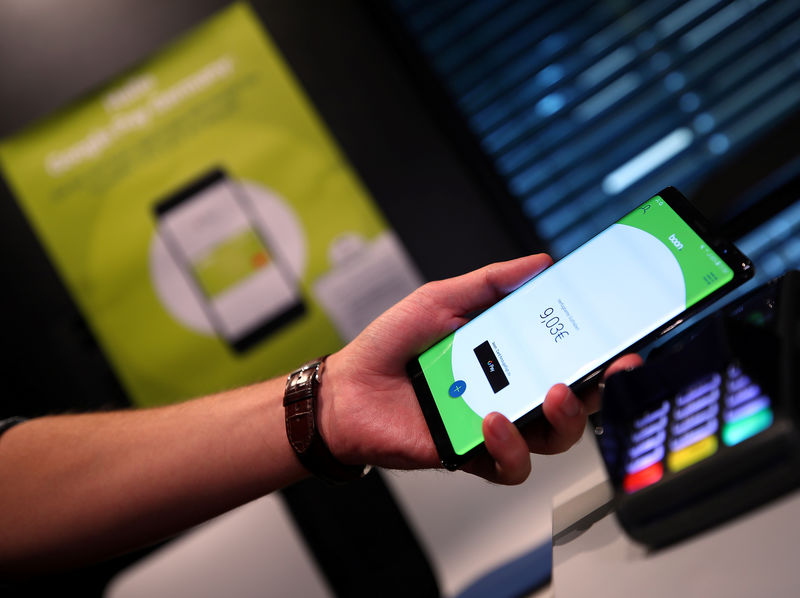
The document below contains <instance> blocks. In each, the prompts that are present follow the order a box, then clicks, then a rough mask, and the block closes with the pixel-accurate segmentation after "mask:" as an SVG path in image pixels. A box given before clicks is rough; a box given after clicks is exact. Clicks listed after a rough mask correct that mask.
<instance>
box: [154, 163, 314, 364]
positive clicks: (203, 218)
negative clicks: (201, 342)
mask: <svg viewBox="0 0 800 598" xmlns="http://www.w3.org/2000/svg"><path fill="white" fill-rule="evenodd" d="M237 193H241V191H239V190H237V189H236V188H235V186H234V183H233V182H232V181H230V180H229V179H228V178H227V177H226V176H225V175H224V174H222V173H221V172H220V171H214V172H212V173H211V174H210V175H208V176H206V177H204V178H202V179H201V180H200V181H197V182H195V183H193V184H191V185H189V187H187V188H186V189H184V190H183V191H181V192H179V193H178V194H176V195H175V196H173V197H171V198H169V199H168V200H166V201H165V202H162V203H161V204H159V206H157V212H158V214H159V232H160V233H161V234H162V235H163V237H164V238H165V241H166V242H167V244H168V246H169V247H170V250H171V251H172V253H173V254H174V255H175V257H176V259H177V260H178V261H179V262H180V263H181V265H182V267H183V268H184V269H185V270H187V271H188V274H189V278H190V279H191V281H192V282H193V284H194V286H195V287H196V288H197V289H198V291H199V294H200V295H201V299H202V302H203V304H204V306H205V307H206V312H207V314H208V315H209V318H210V319H211V320H212V322H213V324H214V326H215V328H217V330H218V332H219V334H220V335H221V336H222V337H223V338H225V339H226V340H227V341H229V342H230V344H231V345H232V346H233V347H234V348H242V347H243V345H244V344H245V342H246V341H247V339H252V338H253V335H254V334H255V333H256V332H257V331H263V330H265V327H267V326H270V325H275V324H276V323H277V322H278V320H280V319H281V318H284V317H285V316H286V314H287V313H294V312H296V311H297V308H298V307H300V306H301V303H300V293H299V289H298V287H297V284H296V282H295V281H294V280H293V279H292V277H291V275H290V273H289V272H288V271H287V268H286V267H285V266H284V265H283V264H282V263H281V261H280V257H279V256H278V255H277V254H276V253H275V252H274V251H271V250H270V248H269V247H268V246H267V244H266V242H265V240H264V238H263V236H262V235H261V233H260V232H259V231H258V230H257V229H256V228H255V227H254V225H253V222H252V218H251V217H250V215H249V212H248V210H247V206H246V205H243V203H244V202H245V200H244V199H243V198H241V197H239V196H238V195H237Z"/></svg>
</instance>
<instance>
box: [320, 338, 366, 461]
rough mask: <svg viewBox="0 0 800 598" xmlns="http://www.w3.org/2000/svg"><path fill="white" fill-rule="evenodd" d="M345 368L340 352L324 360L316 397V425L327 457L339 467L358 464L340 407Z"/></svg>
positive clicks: (345, 395)
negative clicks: (329, 453) (332, 458)
mask: <svg viewBox="0 0 800 598" xmlns="http://www.w3.org/2000/svg"><path fill="white" fill-rule="evenodd" d="M346 368H347V366H346V362H345V361H344V360H343V359H342V354H341V351H339V352H336V353H332V354H331V355H329V356H328V358H327V359H326V360H325V372H324V383H323V384H320V387H319V392H318V395H317V425H318V426H319V431H320V434H321V436H322V438H323V439H324V440H325V443H326V444H327V445H328V448H329V449H330V451H331V453H332V454H333V456H334V457H336V458H337V459H338V460H339V461H341V462H342V463H358V462H359V459H358V458H354V455H353V453H354V448H355V447H354V446H353V443H352V439H353V434H352V433H349V432H348V430H347V429H346V428H347V426H346V421H344V420H343V418H342V416H343V407H344V405H343V404H344V403H346V402H347V398H348V391H347V387H348V386H349V384H348V383H347V373H346V372H347V369H346Z"/></svg>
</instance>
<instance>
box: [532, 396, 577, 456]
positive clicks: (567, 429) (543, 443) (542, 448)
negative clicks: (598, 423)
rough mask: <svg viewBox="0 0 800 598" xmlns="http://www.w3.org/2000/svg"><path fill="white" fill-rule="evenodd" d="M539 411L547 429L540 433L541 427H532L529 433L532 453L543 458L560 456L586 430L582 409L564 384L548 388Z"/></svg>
mask: <svg viewBox="0 0 800 598" xmlns="http://www.w3.org/2000/svg"><path fill="white" fill-rule="evenodd" d="M542 411H543V413H544V416H545V418H546V419H547V422H548V423H549V424H550V426H549V429H544V430H543V429H542V428H544V427H545V426H543V425H542V426H535V427H534V429H533V430H532V431H531V435H529V446H530V448H531V450H532V451H534V452H537V453H542V454H545V455H551V454H554V453H561V452H564V451H566V450H567V449H568V448H569V447H571V446H572V445H573V444H575V443H576V442H578V440H580V438H581V436H582V435H583V431H584V429H585V428H586V408H585V406H584V404H583V403H582V402H581V401H580V400H579V399H578V397H576V396H575V393H573V392H572V391H571V390H570V388H569V387H568V386H567V385H565V384H556V385H555V386H553V387H552V388H551V389H550V391H549V392H548V393H547V396H546V397H545V399H544V404H543V405H542ZM542 423H543V424H544V423H545V422H542ZM535 428H538V429H535Z"/></svg>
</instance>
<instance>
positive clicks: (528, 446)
mask: <svg viewBox="0 0 800 598" xmlns="http://www.w3.org/2000/svg"><path fill="white" fill-rule="evenodd" d="M551 263H552V260H551V259H550V257H549V256H547V255H545V254H539V255H532V256H528V257H524V258H520V259H516V260H512V261H508V262H502V263H497V264H491V265H489V266H486V267H484V268H481V269H479V270H476V271H474V272H470V273H468V274H465V275H463V276H458V277H455V278H451V279H447V280H441V281H437V282H431V283H428V284H426V285H423V286H422V287H420V288H419V289H417V290H416V291H415V292H414V293H412V294H411V295H409V296H408V297H407V298H405V299H404V300H402V301H400V302H399V303H398V304H397V305H395V306H394V307H392V308H391V309H389V310H388V311H386V312H385V313H384V314H383V315H381V316H380V317H379V318H377V319H376V320H375V321H374V322H373V323H372V324H370V325H369V326H368V327H367V328H366V329H365V330H364V331H363V332H362V333H361V334H360V335H359V336H358V337H357V338H356V339H355V340H354V341H353V342H351V343H350V344H349V345H347V346H346V347H345V348H343V349H342V350H341V351H339V352H338V353H335V354H334V355H331V356H330V357H329V358H328V363H327V367H326V372H325V373H324V374H323V384H322V387H321V395H320V426H321V428H322V435H323V437H324V438H325V439H326V441H327V442H328V444H329V445H330V448H331V451H332V452H333V453H334V455H336V456H337V457H338V458H339V459H340V460H342V461H343V462H346V463H370V464H372V465H378V466H382V467H390V468H398V469H415V468H422V467H434V466H437V465H439V458H438V456H437V453H436V449H435V447H434V444H433V440H432V439H431V435H430V432H429V431H428V427H427V425H426V423H425V419H424V417H423V415H422V412H421V410H420V407H419V404H418V402H417V398H416V396H415V394H414V390H413V389H412V387H411V383H410V382H409V380H408V377H407V375H406V371H405V365H406V363H407V362H408V360H409V359H411V358H412V357H414V356H416V355H418V354H419V353H420V352H421V351H423V350H424V349H426V348H427V347H429V346H430V345H432V344H433V343H434V342H436V341H437V340H439V339H441V338H443V337H444V336H446V335H448V334H450V333H451V332H453V331H454V330H456V329H457V328H459V327H460V326H462V325H463V324H465V323H466V322H467V321H468V317H469V314H471V313H474V312H476V311H478V310H482V309H484V308H486V307H489V306H490V305H493V304H494V303H496V302H497V301H499V300H500V299H502V298H503V297H504V296H505V295H507V294H508V293H509V292H511V291H513V290H514V289H516V288H517V287H519V286H520V285H521V284H523V283H524V282H526V281H527V280H529V279H530V278H532V277H533V276H535V275H536V274H538V273H539V272H541V271H542V270H544V269H545V268H547V267H548V266H549V265H550V264H551ZM636 359H637V358H634V357H631V358H628V359H627V361H622V360H621V361H620V362H618V363H617V364H615V369H618V368H625V367H629V366H631V365H635V363H636V361H635V360H636ZM589 401H590V402H589V403H583V402H581V401H580V400H578V398H577V397H575V395H574V394H573V393H572V391H570V390H569V389H568V388H567V387H566V386H564V385H557V386H554V387H553V388H552V389H551V390H550V392H549V393H548V394H547V398H546V399H545V403H544V406H543V409H544V415H545V419H543V420H541V422H537V423H538V425H533V426H530V427H529V428H530V429H526V432H525V436H523V435H522V434H521V433H520V432H519V430H518V429H517V428H516V426H514V425H513V424H512V423H511V422H509V421H508V420H507V419H506V418H505V417H503V416H502V415H500V414H499V413H493V414H490V415H489V416H487V417H486V418H485V420H484V423H483V434H484V437H485V439H486V447H487V449H488V451H489V454H490V455H491V457H490V458H489V457H487V458H482V459H476V460H474V461H473V462H470V463H469V464H467V466H466V467H465V468H464V469H465V470H466V471H469V472H471V473H474V474H476V475H479V476H481V477H484V478H486V479H489V480H491V481H495V482H498V483H504V484H517V483H520V482H522V481H524V480H525V479H526V478H527V476H528V475H529V473H530V468H531V466H530V454H529V451H534V452H540V453H556V452H561V451H564V450H566V449H567V448H569V447H570V446H572V445H573V444H574V443H575V442H577V440H578V439H579V438H580V437H581V435H582V433H583V430H584V427H585V425H586V415H587V413H588V412H589V409H592V408H593V406H594V404H595V403H596V397H590V398H589ZM592 401H595V403H593V402H592Z"/></svg>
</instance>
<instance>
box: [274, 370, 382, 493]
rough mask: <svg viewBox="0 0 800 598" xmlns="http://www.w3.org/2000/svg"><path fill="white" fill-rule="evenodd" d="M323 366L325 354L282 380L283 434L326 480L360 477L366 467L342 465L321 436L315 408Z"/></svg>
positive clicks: (308, 466) (307, 465) (307, 464)
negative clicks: (284, 419) (284, 426)
mask: <svg viewBox="0 0 800 598" xmlns="http://www.w3.org/2000/svg"><path fill="white" fill-rule="evenodd" d="M326 357H327V356H326ZM324 367H325V357H322V358H320V359H315V360H313V361H310V362H308V363H307V364H305V365H303V366H302V367H300V368H299V369H297V370H295V371H294V372H292V373H291V374H289V376H288V378H287V379H286V392H285V393H284V396H283V406H284V408H285V410H286V436H287V438H288V439H289V444H290V445H291V446H292V448H293V449H294V452H295V454H296V455H297V458H298V459H299V460H300V462H301V463H302V464H303V466H304V467H305V468H306V469H308V470H309V471H310V472H311V473H313V474H314V475H315V476H317V477H319V478H322V479H323V480H326V481H327V482H330V483H332V484H343V483H345V482H349V481H352V480H356V479H358V478H360V477H361V476H363V475H364V474H365V473H366V472H367V470H368V468H367V467H365V466H363V465H345V464H344V463H342V462H341V461H339V460H338V459H336V457H334V456H333V453H331V451H330V449H329V448H328V445H327V444H325V441H324V440H323V439H322V435H321V434H320V432H319V428H318V426H317V421H316V416H315V409H316V403H317V393H318V391H319V385H320V383H321V380H322V371H323V369H324Z"/></svg>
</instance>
